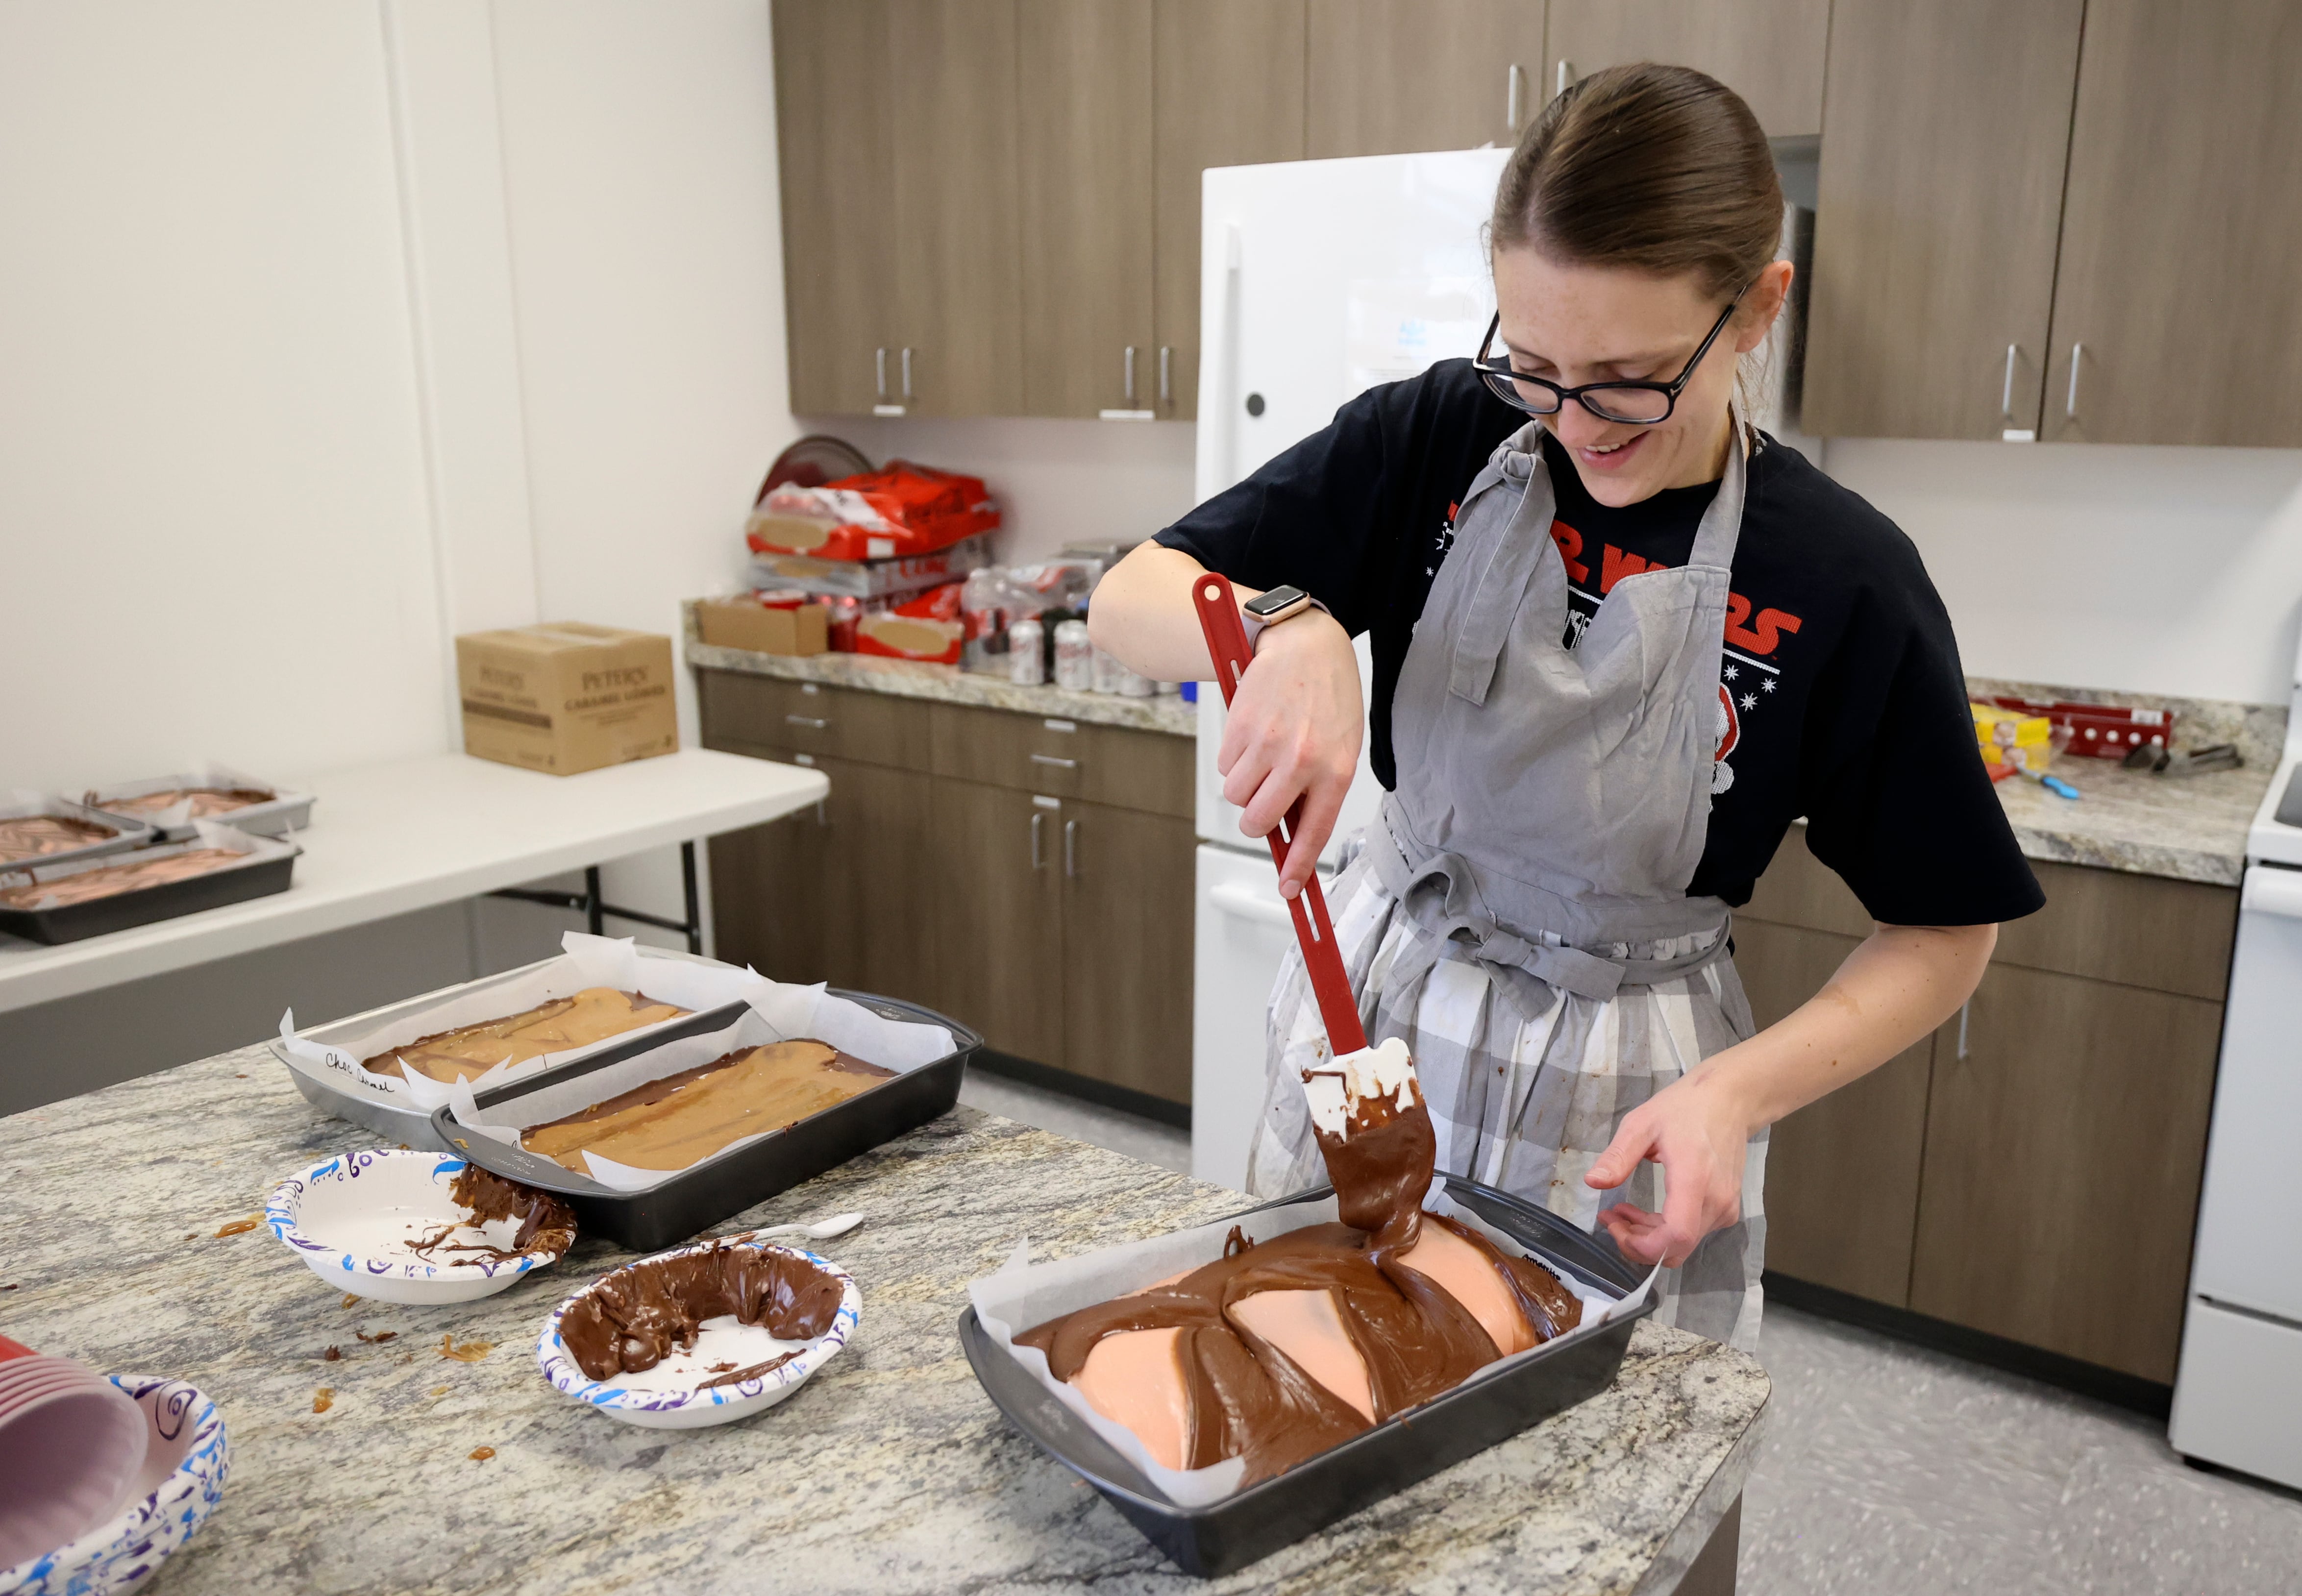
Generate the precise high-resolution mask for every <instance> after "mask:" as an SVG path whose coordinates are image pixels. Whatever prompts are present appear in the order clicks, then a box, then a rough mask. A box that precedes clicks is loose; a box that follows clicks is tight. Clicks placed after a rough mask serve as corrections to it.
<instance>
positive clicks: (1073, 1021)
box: [699, 671, 1197, 1105]
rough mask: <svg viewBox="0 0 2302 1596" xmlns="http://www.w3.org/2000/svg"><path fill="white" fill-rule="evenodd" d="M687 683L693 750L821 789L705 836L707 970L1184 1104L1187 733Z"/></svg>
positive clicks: (842, 691)
mask: <svg viewBox="0 0 2302 1596" xmlns="http://www.w3.org/2000/svg"><path fill="white" fill-rule="evenodd" d="M699 674H700V676H701V677H702V682H701V685H702V693H700V695H699V696H700V699H701V701H702V716H703V742H704V745H705V746H706V747H710V748H718V749H721V750H723V751H725V752H731V753H742V754H749V755H752V756H753V757H755V758H760V759H775V760H791V761H794V762H798V763H803V764H808V765H811V766H812V767H813V768H815V769H819V770H821V771H822V772H823V773H824V774H825V775H826V776H828V777H830V778H831V792H830V795H829V796H828V797H827V798H826V799H825V800H824V802H822V803H820V804H818V805H817V806H815V807H814V808H813V809H811V810H806V811H802V812H800V813H799V814H796V815H793V816H790V817H787V818H786V819H781V820H777V821H775V822H773V823H771V824H769V825H766V826H755V827H750V828H749V829H747V830H744V831H738V832H733V833H729V834H727V835H726V836H718V837H714V838H713V839H712V840H711V850H710V852H711V899H712V917H713V921H714V925H715V928H716V938H717V944H718V953H719V956H720V957H721V958H723V959H727V960H729V961H731V962H746V963H749V964H751V965H752V968H753V969H755V970H759V971H760V973H761V974H762V975H767V976H771V977H773V978H774V979H777V980H786V981H828V982H830V983H831V984H832V985H834V986H839V987H853V988H856V989H858V990H861V991H867V992H877V993H881V994H884V995H886V996H890V997H899V998H906V999H909V1000H911V1001H913V1002H917V1003H923V1004H928V1006H930V1007H932V1008H936V1009H939V1010H941V1011H942V1012H945V1013H947V1014H949V1015H951V1016H952V1017H953V1018H954V1019H956V1020H960V1021H964V1022H965V1023H966V1024H968V1025H970V1026H972V1027H973V1028H974V1029H977V1030H979V1031H980V1032H981V1033H982V1034H983V1037H984V1040H985V1041H986V1043H987V1044H988V1045H989V1046H991V1047H992V1048H994V1049H996V1051H998V1052H1001V1053H1004V1054H1012V1055H1013V1056H1014V1057H1017V1058H1021V1059H1024V1060H1028V1061H1029V1062H1030V1063H1038V1064H1043V1065H1046V1066H1047V1067H1049V1068H1052V1069H1056V1070H1063V1071H1069V1072H1071V1073H1072V1074H1075V1075H1079V1076H1081V1077H1083V1078H1086V1079H1090V1080H1093V1081H1096V1082H1098V1083H1100V1084H1102V1085H1104V1086H1106V1087H1115V1088H1122V1089H1124V1090H1125V1091H1128V1092H1131V1093H1137V1094H1140V1095H1143V1096H1149V1097H1155V1098H1159V1099H1163V1100H1164V1101H1166V1102H1169V1103H1172V1104H1177V1105H1188V1104H1189V1102H1190V1096H1191V935H1192V911H1193V901H1192V898H1193V879H1194V878H1193V869H1194V863H1195V861H1194V852H1195V850H1196V847H1197V836H1196V835H1195V833H1194V830H1193V827H1192V822H1191V819H1190V814H1191V809H1190V805H1191V792H1192V787H1191V764H1192V759H1193V752H1194V748H1193V743H1192V742H1191V740H1190V739H1189V738H1187V737H1179V736H1174V735H1169V734H1166V733H1161V732H1147V731H1134V730H1129V729H1125V728H1120V727H1105V726H1088V725H1082V724H1075V723H1073V722H1071V721H1069V720H1046V719H1042V718H1039V717H1037V716H1029V715H1021V714H1016V713H1012V712H1010V711H1004V710H981V709H974V708H970V707H964V706H961V705H955V704H942V703H928V702H922V701H918V700H896V699H890V698H886V697H884V696H882V695H879V694H876V693H868V692H863V691H860V690H857V689H853V688H838V687H831V686H828V685H800V684H794V683H788V682H783V681H779V680H775V679H772V678H765V677H755V676H743V675H740V674H737V673H733V672H725V671H704V672H701V673H699ZM795 743H799V744H802V746H794V744H795ZM825 747H836V748H838V749H840V750H842V751H843V752H841V753H837V754H832V753H825V752H817V750H819V749H821V748H825ZM1051 787H1052V788H1053V789H1054V790H1053V791H1049V790H1047V789H1048V788H1051ZM1080 793H1088V794H1094V796H1093V797H1085V798H1083V797H1079V796H1075V795H1074V794H1080Z"/></svg>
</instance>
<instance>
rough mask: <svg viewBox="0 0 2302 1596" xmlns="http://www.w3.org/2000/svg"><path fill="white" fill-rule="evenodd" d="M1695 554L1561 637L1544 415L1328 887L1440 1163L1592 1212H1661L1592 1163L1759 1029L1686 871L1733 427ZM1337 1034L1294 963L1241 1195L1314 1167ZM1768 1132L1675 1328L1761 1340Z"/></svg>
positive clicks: (1471, 554)
mask: <svg viewBox="0 0 2302 1596" xmlns="http://www.w3.org/2000/svg"><path fill="white" fill-rule="evenodd" d="M1732 430H1733V433H1734V442H1733V444H1732V447H1731V448H1730V449H1729V453H1728V458H1727V472H1726V475H1725V477H1724V479H1723V480H1722V481H1721V482H1720V483H1719V485H1718V493H1717V495H1716V497H1715V498H1714V499H1713V500H1712V501H1711V504H1710V508H1709V509H1708V510H1707V511H1706V512H1705V513H1704V515H1703V517H1702V521H1701V525H1700V527H1699V528H1698V529H1697V531H1696V533H1695V538H1694V545H1693V550H1692V553H1691V554H1690V556H1689V558H1688V560H1687V563H1686V564H1685V565H1684V566H1682V567H1676V568H1671V569H1658V570H1651V571H1645V572H1641V573H1638V574H1635V575H1628V576H1625V577H1622V578H1620V579H1619V580H1617V583H1616V584H1615V585H1614V587H1613V588H1612V590H1610V591H1609V592H1608V593H1607V595H1606V597H1605V599H1604V601H1602V602H1601V603H1600V606H1599V609H1598V613H1597V615H1596V616H1594V617H1592V620H1591V622H1590V625H1589V626H1587V627H1586V628H1585V629H1584V633H1583V634H1582V637H1581V639H1580V641H1579V643H1578V645H1577V646H1576V647H1575V648H1573V649H1569V648H1567V647H1566V646H1565V645H1564V643H1563V642H1562V639H1563V638H1564V637H1565V636H1566V634H1567V618H1568V608H1567V568H1566V564H1565V561H1564V559H1563V558H1562V557H1561V555H1560V554H1559V552H1558V548H1557V546H1556V545H1555V544H1554V543H1553V542H1552V541H1551V537H1550V524H1551V519H1552V516H1553V511H1554V506H1555V500H1554V496H1553V494H1552V491H1551V487H1550V477H1549V475H1548V472H1547V470H1546V467H1545V465H1544V462H1543V458H1542V444H1541V428H1540V424H1530V425H1529V426H1527V427H1525V428H1523V429H1521V430H1520V431H1519V432H1518V433H1516V434H1514V435H1513V436H1512V437H1511V438H1510V439H1509V440H1508V441H1506V442H1505V443H1504V444H1503V445H1502V446H1501V447H1500V448H1499V449H1497V450H1496V451H1495V454H1494V457H1493V458H1492V460H1491V462H1490V464H1489V465H1488V466H1487V467H1486V468H1485V469H1484V470H1483V471H1482V472H1481V473H1480V474H1479V475H1478V476H1477V478H1476V479H1475V480H1474V482H1473V483H1472V484H1471V488H1470V491H1469V492H1468V493H1467V494H1466V497H1465V500H1464V502H1463V507H1462V508H1461V510H1460V512H1459V513H1458V517H1457V523H1456V534H1455V545H1454V548H1453V550H1452V551H1451V552H1450V553H1449V557H1448V559H1447V561H1446V563H1445V564H1444V565H1443V566H1441V567H1440V570H1439V575H1438V576H1437V577H1436V579H1435V580H1434V581H1433V583H1432V590H1431V595H1430V598H1429V600H1428V601H1427V602H1426V603H1425V604H1424V610H1423V615H1422V618H1421V619H1420V620H1419V621H1418V622H1417V623H1416V631H1415V637H1414V641H1413V643H1411V644H1410V645H1409V646H1408V649H1407V659H1406V661H1405V663H1404V665H1403V666H1402V668H1401V669H1400V673H1399V685H1398V688H1397V691H1396V693H1394V695H1393V697H1392V700H1391V738H1392V746H1393V750H1394V752H1395V753H1396V755H1397V763H1398V786H1397V789H1396V790H1395V791H1394V792H1392V793H1391V794H1390V795H1389V797H1388V798H1387V799H1386V800H1385V802H1384V803H1383V807H1382V816H1381V819H1379V820H1378V821H1377V823H1376V824H1374V826H1372V827H1369V828H1368V832H1367V835H1366V837H1365V845H1364V848H1363V850H1362V852H1361V853H1360V854H1359V856H1358V857H1357V859H1356V860H1355V861H1353V862H1352V863H1351V865H1350V866H1349V867H1348V869H1346V870H1345V872H1344V874H1343V876H1342V877H1341V878H1340V879H1339V880H1338V882H1337V884H1336V886H1335V889H1334V892H1333V894H1332V898H1333V901H1334V903H1335V904H1336V905H1337V911H1336V943H1337V945H1338V947H1339V949H1340V951H1341V952H1342V953H1344V955H1345V962H1346V964H1347V965H1348V967H1349V969H1350V971H1351V976H1352V980H1353V985H1354V988H1355V990H1357V992H1358V993H1359V994H1360V1006H1361V1009H1362V1012H1363V1014H1364V1016H1365V1018H1366V1019H1367V1021H1368V1026H1367V1030H1368V1035H1369V1037H1370V1038H1371V1039H1375V1040H1380V1039H1382V1037H1391V1036H1397V1037H1402V1038H1403V1039H1405V1041H1406V1042H1407V1046H1408V1047H1409V1048H1410V1049H1411V1050H1412V1052H1413V1053H1414V1054H1415V1060H1416V1071H1417V1072H1418V1073H1419V1075H1420V1076H1421V1078H1422V1080H1423V1085H1424V1095H1425V1096H1426V1097H1427V1098H1428V1100H1429V1102H1430V1105H1431V1111H1432V1121H1433V1124H1434V1127H1435V1129H1436V1130H1437V1131H1438V1136H1439V1167H1440V1168H1441V1169H1443V1170H1448V1171H1451V1172H1458V1173H1465V1174H1468V1175H1470V1176H1472V1177H1473V1178H1474V1179H1476V1180H1483V1181H1485V1182H1487V1183H1488V1184H1490V1185H1493V1186H1498V1187H1500V1188H1503V1189H1507V1190H1510V1191H1513V1192H1516V1193H1518V1194H1519V1195H1522V1196H1525V1197H1528V1198H1530V1199H1532V1200H1533V1201H1536V1202H1540V1203H1542V1204H1543V1205H1546V1206H1548V1207H1549V1208H1550V1209H1551V1210H1552V1211H1553V1212H1555V1213H1558V1214H1562V1215H1565V1216H1567V1217H1569V1218H1572V1219H1574V1220H1575V1221H1576V1222H1578V1223H1581V1224H1583V1225H1584V1227H1586V1228H1591V1227H1593V1226H1595V1224H1596V1222H1597V1217H1598V1212H1599V1210H1600V1207H1601V1206H1603V1205H1607V1204H1610V1203H1615V1202H1622V1201H1632V1202H1636V1203H1637V1204H1639V1205H1640V1206H1642V1207H1644V1208H1648V1209H1651V1210H1655V1211H1659V1210H1660V1208H1661V1206H1662V1193H1661V1190H1660V1185H1661V1181H1660V1172H1659V1169H1658V1168H1657V1166H1655V1165H1653V1164H1651V1163H1647V1164H1642V1165H1641V1166H1640V1167H1639V1171H1638V1172H1637V1173H1636V1174H1634V1176H1633V1177H1632V1179H1631V1180H1628V1181H1626V1183H1625V1184H1624V1185H1623V1186H1621V1187H1619V1188H1617V1189H1615V1190H1613V1191H1611V1192H1606V1193H1600V1192H1597V1191H1593V1190H1592V1189H1591V1188H1589V1187H1588V1186H1585V1185H1584V1183H1583V1180H1582V1177H1583V1175H1584V1172H1586V1171H1587V1170H1588V1169H1589V1168H1590V1166H1591V1164H1592V1162H1593V1161H1594V1160H1595V1159H1596V1158H1597V1156H1598V1155H1599V1154H1600V1152H1601V1151H1603V1150H1604V1149H1605V1147H1607V1144H1608V1143H1609V1141H1610V1140H1611V1139H1612V1138H1613V1136H1614V1132H1615V1129H1616V1127H1617V1125H1618V1124H1620V1122H1621V1121H1622V1118H1623V1116H1624V1115H1625V1114H1626V1113H1629V1112H1630V1111H1631V1110H1632V1109H1634V1108H1635V1107H1637V1106H1638V1105H1640V1104H1641V1103H1643V1102H1645V1101H1646V1100H1647V1099H1648V1098H1649V1097H1651V1096H1653V1095H1654V1093H1655V1092H1657V1091H1659V1090H1660V1089H1661V1088H1664V1087H1665V1086H1668V1084H1669V1083H1670V1082H1671V1081H1672V1080H1675V1079H1677V1078H1678V1077H1679V1076H1680V1075H1681V1074H1683V1073H1684V1072H1685V1071H1687V1070H1688V1069H1690V1068H1692V1067H1693V1065H1694V1064H1695V1063H1697V1062H1699V1061H1700V1060H1701V1059H1702V1058H1705V1057H1708V1056H1709V1055H1710V1054H1713V1053H1716V1052H1718V1051H1719V1050H1720V1049H1722V1048H1724V1047H1727V1046H1732V1045H1733V1044H1734V1043H1735V1042H1737V1041H1739V1040H1742V1039H1743V1038H1744V1037H1748V1036H1750V1035H1751V1034H1752V1029H1753V1027H1752V1021H1751V1014H1750V1006H1749V1004H1748V1003H1747V1001H1746V1000H1745V999H1744V997H1743V991H1742V987H1741V984H1740V982H1739V981H1738V980H1736V979H1735V973H1734V966H1733V963H1732V961H1731V960H1730V959H1729V957H1728V956H1727V923H1728V911H1727V904H1726V903H1724V902H1722V901H1721V900H1719V899H1718V898H1715V897H1690V896H1688V895H1687V891H1686V888H1687V886H1688V884H1689V883H1690V882H1691V881H1692V880H1693V877H1694V870H1695V867H1696V866H1697V864H1698V863H1700V861H1701V856H1702V847H1703V841H1704V838H1705V836H1706V835H1707V832H1708V828H1709V824H1710V797H1711V793H1712V791H1713V790H1714V784H1717V785H1718V786H1720V787H1722V788H1723V785H1724V781H1725V779H1727V778H1728V777H1730V776H1731V772H1729V771H1728V770H1727V768H1726V767H1725V766H1723V765H1720V764H1719V763H1718V760H1717V759H1716V753H1717V751H1718V746H1719V743H1720V741H1721V738H1722V735H1723V731H1724V707H1723V704H1722V702H1721V700H1720V697H1719V692H1720V688H1719V651H1720V648H1721V646H1722V643H1723V636H1722V634H1723V630H1724V626H1725V622H1726V616H1727V584H1728V573H1729V567H1731V565H1732V563H1733V559H1734V554H1735V541H1736V537H1737V534H1738V533H1739V531H1740V528H1741V524H1742V517H1743V486H1744V482H1745V478H1746V469H1745V459H1744V453H1743V449H1744V444H1743V436H1744V430H1743V426H1742V424H1741V421H1740V418H1739V417H1737V418H1735V423H1734V425H1733V429H1732ZM1323 1040H1324V1031H1323V1027H1322V1026H1321V1025H1320V1023H1319V1021H1318V1016H1317V1009H1316V1004H1315V1002H1313V1001H1312V1000H1311V995H1310V993H1309V990H1308V984H1307V982H1306V980H1305V979H1304V978H1303V976H1302V972H1301V966H1300V962H1299V960H1298V958H1296V957H1295V956H1293V955H1292V954H1290V957H1289V959H1288V961H1287V963H1286V965H1285V967H1284V968H1283V969H1282V970H1281V977H1280V981H1279V986H1278V988H1277V990H1276V991H1275V992H1274V995H1273V1009H1272V1031H1271V1037H1270V1042H1271V1046H1270V1054H1269V1063H1270V1071H1269V1073H1270V1079H1269V1082H1268V1087H1269V1089H1268V1091H1267V1094H1266V1100H1265V1105H1264V1120H1263V1124H1262V1125H1261V1127H1260V1128H1259V1130H1258V1132H1257V1136H1256V1145H1255V1147H1254V1151H1253V1154H1252V1155H1251V1160H1250V1164H1249V1174H1248V1186H1249V1189H1251V1190H1254V1191H1256V1192H1257V1193H1258V1194H1264V1193H1269V1194H1273V1195H1276V1194H1278V1193H1280V1192H1282V1191H1285V1190H1290V1189H1299V1188H1300V1187H1301V1186H1303V1185H1305V1184H1308V1183H1311V1182H1312V1181H1314V1180H1316V1179H1317V1178H1318V1169H1319V1161H1318V1155H1317V1149H1316V1146H1315V1142H1314V1141H1313V1139H1312V1138H1311V1135H1310V1130H1309V1124H1308V1121H1307V1117H1306V1115H1305V1113H1304V1111H1303V1108H1302V1092H1301V1088H1300V1086H1299V1084H1298V1081H1299V1077H1300V1071H1301V1069H1302V1067H1303V1064H1304V1063H1305V1062H1306V1060H1307V1059H1309V1058H1311V1057H1315V1056H1316V1053H1317V1050H1318V1048H1319V1047H1320V1046H1323ZM1765 1157H1766V1144H1765V1137H1764V1134H1763V1133H1761V1135H1760V1136H1759V1137H1757V1138H1753V1139H1752V1144H1751V1151H1750V1155H1749V1157H1748V1159H1747V1161H1746V1168H1745V1172H1744V1180H1743V1218H1742V1220H1741V1222H1738V1223H1736V1224H1735V1225H1732V1226H1729V1227H1728V1228H1727V1229H1726V1230H1723V1231H1718V1232H1716V1233H1714V1234H1713V1235H1711V1236H1710V1237H1709V1238H1707V1239H1705V1240H1704V1241H1703V1242H1702V1243H1701V1246H1699V1247H1697V1248H1696V1249H1695V1252H1694V1254H1693V1256H1691V1257H1690V1258H1689V1259H1688V1260H1687V1262H1686V1264H1685V1265H1684V1267H1682V1268H1680V1269H1677V1270H1671V1271H1666V1272H1665V1273H1664V1276H1663V1281H1662V1285H1663V1288H1664V1306H1663V1310H1662V1315H1661V1316H1662V1318H1663V1321H1664V1322H1665V1323H1677V1324H1679V1325H1680V1326H1682V1327H1683V1328H1685V1329H1689V1330H1693V1331H1699V1332H1701V1333H1702V1334H1705V1335H1710V1336H1713V1337H1716V1338H1717V1339H1718V1340H1733V1341H1735V1342H1736V1343H1738V1344H1743V1345H1754V1344H1755V1342H1756V1340H1757V1333H1758V1318H1759V1306H1760V1293H1759V1284H1758V1281H1759V1271H1760V1262H1761V1258H1762V1255H1763V1247H1764V1234H1765V1220H1764V1217H1763V1203H1762V1185H1763V1180H1764V1175H1765Z"/></svg>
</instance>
